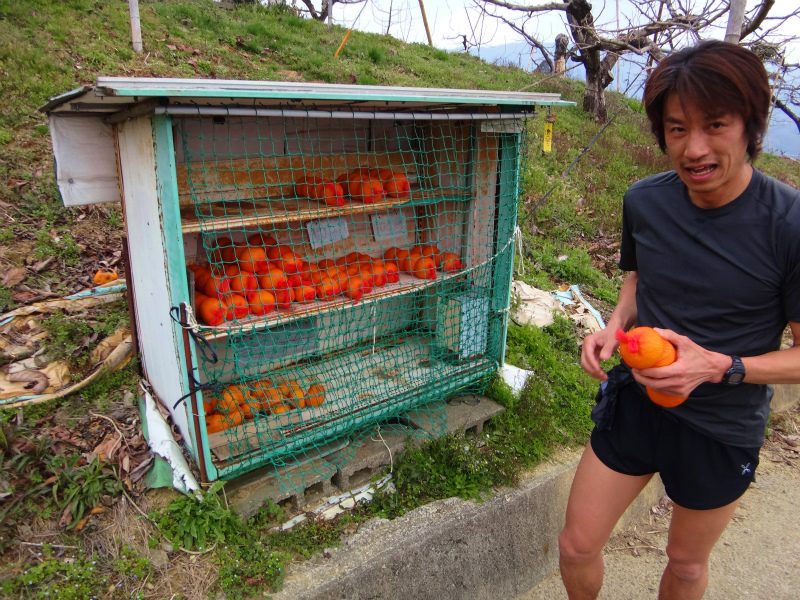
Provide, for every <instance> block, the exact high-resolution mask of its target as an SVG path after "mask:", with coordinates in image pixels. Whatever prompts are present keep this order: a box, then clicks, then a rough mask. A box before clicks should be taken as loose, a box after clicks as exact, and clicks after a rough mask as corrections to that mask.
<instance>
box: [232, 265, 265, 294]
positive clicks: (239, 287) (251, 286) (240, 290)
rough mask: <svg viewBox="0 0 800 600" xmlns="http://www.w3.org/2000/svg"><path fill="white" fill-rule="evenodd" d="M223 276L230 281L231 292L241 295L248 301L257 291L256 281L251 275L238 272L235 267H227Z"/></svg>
mask: <svg viewBox="0 0 800 600" xmlns="http://www.w3.org/2000/svg"><path fill="white" fill-rule="evenodd" d="M225 274H226V276H227V277H228V280H229V281H230V286H231V291H233V292H236V293H237V294H241V295H242V296H244V297H245V298H247V300H248V301H250V300H252V299H253V297H254V296H255V295H256V291H257V290H258V279H256V276H255V275H254V274H253V273H248V272H247V271H240V270H239V267H237V266H236V265H228V266H227V267H226V268H225Z"/></svg>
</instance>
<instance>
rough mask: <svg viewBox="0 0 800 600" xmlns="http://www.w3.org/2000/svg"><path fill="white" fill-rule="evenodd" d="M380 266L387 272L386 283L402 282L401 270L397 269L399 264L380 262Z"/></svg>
mask: <svg viewBox="0 0 800 600" xmlns="http://www.w3.org/2000/svg"><path fill="white" fill-rule="evenodd" d="M380 265H381V266H382V267H383V270H384V271H385V272H386V283H397V282H398V281H400V270H399V269H398V268H397V264H395V263H393V262H384V261H380Z"/></svg>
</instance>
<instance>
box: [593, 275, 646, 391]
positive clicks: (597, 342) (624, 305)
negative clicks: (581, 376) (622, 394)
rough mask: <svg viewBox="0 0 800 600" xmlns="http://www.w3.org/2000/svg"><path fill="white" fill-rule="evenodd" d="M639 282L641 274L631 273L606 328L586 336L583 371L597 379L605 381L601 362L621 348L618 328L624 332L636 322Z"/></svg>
mask: <svg viewBox="0 0 800 600" xmlns="http://www.w3.org/2000/svg"><path fill="white" fill-rule="evenodd" d="M638 281H639V273H638V272H637V271H631V272H630V273H629V274H628V276H627V277H626V278H625V282H624V283H623V284H622V288H621V289H620V291H619V301H618V302H617V307H616V308H615V309H614V312H613V313H611V317H609V319H608V323H607V324H606V328H605V329H603V330H601V331H598V332H597V333H593V334H591V335H588V336H586V338H585V339H584V340H583V349H582V352H581V366H582V367H583V370H584V371H586V372H587V373H588V374H589V375H591V376H592V377H594V378H595V379H599V380H601V381H605V380H606V379H608V376H607V375H606V374H605V372H604V371H603V369H602V367H601V366H600V361H601V360H608V359H609V358H611V355H612V354H614V351H615V350H616V349H617V346H619V342H618V341H617V339H616V337H615V333H616V331H617V327H621V328H622V329H624V330H626V331H627V330H628V328H629V327H630V326H631V325H633V324H634V323H635V322H636V283H637V282H638Z"/></svg>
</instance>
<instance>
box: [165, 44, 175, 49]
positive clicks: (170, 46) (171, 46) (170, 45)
mask: <svg viewBox="0 0 800 600" xmlns="http://www.w3.org/2000/svg"><path fill="white" fill-rule="evenodd" d="M167 48H169V49H170V50H177V47H176V46H175V44H167Z"/></svg>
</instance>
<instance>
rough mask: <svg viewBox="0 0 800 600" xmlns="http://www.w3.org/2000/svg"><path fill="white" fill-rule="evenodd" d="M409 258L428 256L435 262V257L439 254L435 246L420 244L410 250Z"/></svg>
mask: <svg viewBox="0 0 800 600" xmlns="http://www.w3.org/2000/svg"><path fill="white" fill-rule="evenodd" d="M409 254H411V256H414V255H415V254H416V255H419V256H430V257H431V258H433V259H434V261H435V260H436V258H435V257H436V256H438V255H439V254H441V252H440V251H439V247H438V246H436V245H435V244H420V245H417V246H414V247H413V248H411V252H410V253H409Z"/></svg>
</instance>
